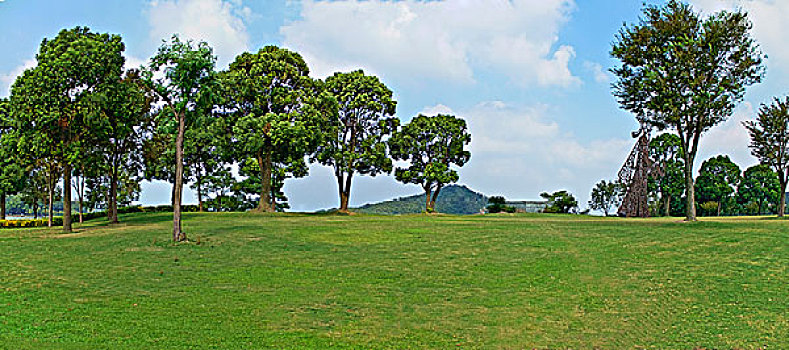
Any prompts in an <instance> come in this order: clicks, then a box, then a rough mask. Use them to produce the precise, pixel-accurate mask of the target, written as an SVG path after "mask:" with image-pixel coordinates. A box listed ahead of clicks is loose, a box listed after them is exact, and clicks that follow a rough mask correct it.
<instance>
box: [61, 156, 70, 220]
mask: <svg viewBox="0 0 789 350" xmlns="http://www.w3.org/2000/svg"><path fill="white" fill-rule="evenodd" d="M63 232H65V233H71V164H69V163H68V162H65V163H64V164H63Z"/></svg>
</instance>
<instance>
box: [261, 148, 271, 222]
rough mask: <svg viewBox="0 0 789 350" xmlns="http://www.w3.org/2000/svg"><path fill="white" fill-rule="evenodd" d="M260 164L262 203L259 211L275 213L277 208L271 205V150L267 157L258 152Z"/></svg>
mask: <svg viewBox="0 0 789 350" xmlns="http://www.w3.org/2000/svg"><path fill="white" fill-rule="evenodd" d="M258 166H259V167H260V203H259V204H258V209H257V210H258V211H260V212H266V213H273V212H274V211H275V208H274V207H273V206H272V205H271V167H272V159H271V151H270V150H269V151H268V152H266V155H265V158H264V157H263V155H262V154H258Z"/></svg>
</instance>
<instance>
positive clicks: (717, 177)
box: [695, 155, 741, 216]
mask: <svg viewBox="0 0 789 350" xmlns="http://www.w3.org/2000/svg"><path fill="white" fill-rule="evenodd" d="M740 173H741V172H740V167H739V166H737V164H734V162H732V161H731V159H729V156H724V155H720V156H716V157H712V158H710V159H707V160H705V161H704V162H703V163H701V168H700V169H699V177H698V178H697V179H696V184H695V185H696V191H697V192H698V194H699V196H698V197H699V201H698V203H699V204H704V203H710V202H715V204H716V205H717V208H716V215H717V216H720V215H721V211H722V210H723V205H724V202H726V201H727V200H728V199H730V196H731V195H732V194H733V193H734V191H735V190H736V189H737V186H738V185H739V184H740Z"/></svg>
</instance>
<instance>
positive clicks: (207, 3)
mask: <svg viewBox="0 0 789 350" xmlns="http://www.w3.org/2000/svg"><path fill="white" fill-rule="evenodd" d="M148 16H149V19H148V20H149V23H150V26H151V30H150V33H149V35H150V39H151V40H152V41H153V42H161V40H167V39H169V38H170V37H171V36H172V35H173V34H175V33H178V34H179V35H181V36H182V37H184V38H188V39H194V40H201V41H206V42H208V43H209V44H210V45H211V47H213V48H214V54H216V55H217V56H218V63H219V66H220V68H221V67H223V66H225V65H227V64H228V63H230V62H232V61H233V59H234V58H235V57H236V56H237V55H238V54H240V53H242V52H244V51H247V49H248V43H249V34H248V33H247V29H246V26H245V24H244V21H243V19H244V18H249V17H250V16H251V10H250V9H249V8H247V7H244V6H242V4H241V2H240V1H238V0H231V1H222V0H154V1H151V2H150V4H149V8H148Z"/></svg>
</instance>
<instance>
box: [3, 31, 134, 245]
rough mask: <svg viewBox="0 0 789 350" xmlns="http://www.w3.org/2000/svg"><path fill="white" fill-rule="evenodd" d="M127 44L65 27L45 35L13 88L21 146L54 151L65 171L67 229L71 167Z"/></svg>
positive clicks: (118, 70) (117, 72) (26, 150)
mask: <svg viewBox="0 0 789 350" xmlns="http://www.w3.org/2000/svg"><path fill="white" fill-rule="evenodd" d="M124 49H125V47H124V45H123V42H122V41H121V37H120V36H118V35H110V34H99V33H93V32H91V31H90V30H89V29H88V28H86V27H76V28H74V29H69V30H62V31H61V32H60V33H59V34H58V35H57V36H56V37H55V38H54V39H51V40H50V39H44V40H43V42H42V43H41V47H40V49H39V52H38V54H37V55H36V63H37V66H36V67H35V68H31V69H29V70H28V71H26V72H25V73H24V74H23V75H22V76H21V77H20V78H19V79H17V81H16V82H15V83H14V86H13V88H12V93H11V98H12V105H13V106H14V107H13V110H14V111H15V112H14V116H15V119H17V122H18V125H17V127H18V128H19V130H20V132H21V133H23V134H24V135H23V136H22V137H21V138H20V143H19V145H18V150H19V151H20V153H27V154H29V155H31V156H32V157H34V158H38V159H42V154H43V153H50V155H51V161H53V162H55V163H57V164H58V165H59V166H60V169H61V170H62V178H63V231H64V232H71V185H72V184H71V173H72V168H73V167H72V166H73V164H74V163H75V160H76V159H77V158H79V157H81V153H82V151H83V149H84V146H85V144H86V142H87V141H88V140H90V136H91V133H92V132H93V127H94V126H95V125H96V123H95V118H97V117H98V116H97V114H96V113H95V108H94V107H95V103H96V94H97V93H99V91H102V90H103V89H104V88H105V86H106V85H107V84H110V83H112V82H114V81H115V80H116V79H117V78H118V77H119V76H120V75H121V70H122V67H123V64H124V58H123V56H122V53H123V51H124ZM33 145H35V146H33ZM41 148H49V150H46V151H44V152H38V151H41Z"/></svg>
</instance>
